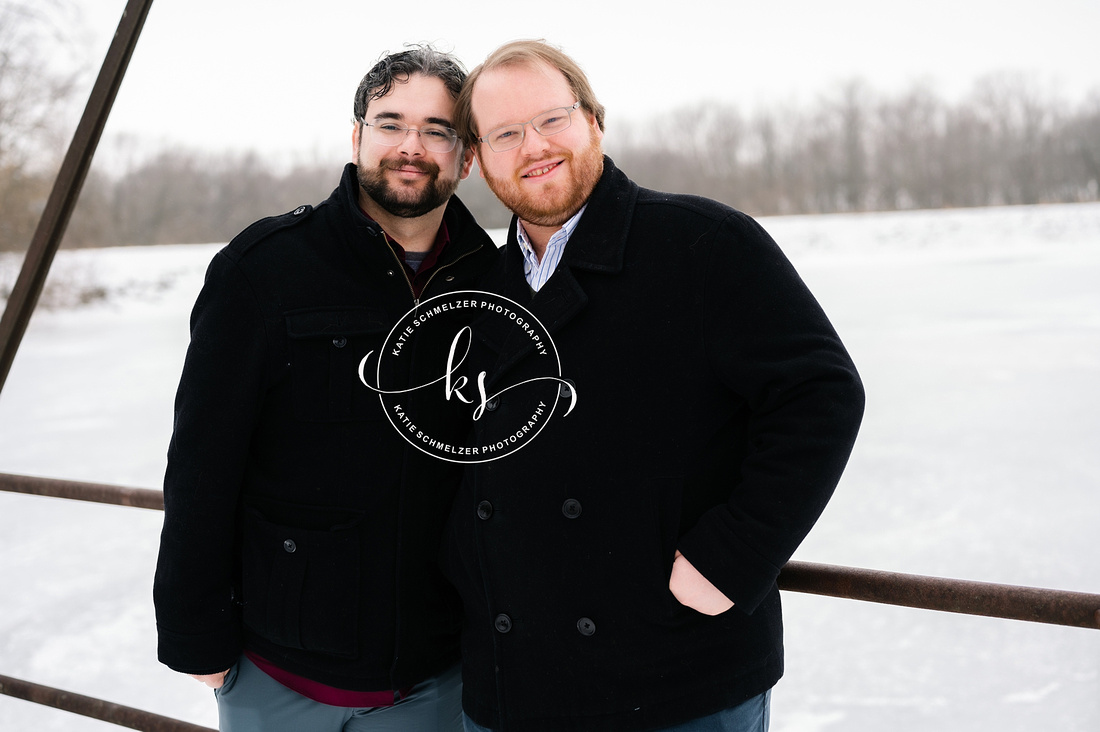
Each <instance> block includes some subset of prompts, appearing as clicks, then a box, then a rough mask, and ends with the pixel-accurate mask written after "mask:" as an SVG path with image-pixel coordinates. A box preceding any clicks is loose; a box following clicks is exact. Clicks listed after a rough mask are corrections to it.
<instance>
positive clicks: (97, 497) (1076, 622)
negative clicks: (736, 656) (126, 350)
mask: <svg viewBox="0 0 1100 732" xmlns="http://www.w3.org/2000/svg"><path fill="white" fill-rule="evenodd" d="M0 491H9V492H12V493H27V494H33V495H37V496H50V497H53V498H71V499H75V500H80V501H93V502H96V503H113V504H117V505H120V506H135V507H138V508H148V509H153V510H163V508H164V500H163V494H162V493H161V492H160V491H154V490H148V489H143V488H124V487H121V486H114V485H104V484H100V483H80V482H76V481H71V480H56V479H52V478H36V477H33V476H28V475H13V474H11V473H0ZM778 584H779V589H781V590H786V591H788V592H804V593H809V594H813V595H827V596H829V597H839V598H844V599H848V600H862V601H863V602H876V603H880V604H883V605H900V606H903V607H912V608H918V609H922V610H937V611H939V612H949V613H961V614H964V615H982V616H985V617H991V618H1005V619H1008V620H1023V621H1026V622H1029V623H1048V624H1051V625H1068V626H1071V627H1075V628H1093V629H1100V595H1093V594H1089V593H1085V592H1069V591H1066V590H1053V589H1046V588H1041V587H1019V586H1016V585H1002V584H993V583H990V582H974V581H971V580H959V579H947V578H943V577H927V576H923V575H915V574H901V573H898V572H883V571H880V570H873V569H860V568H858V567H838V566H835V565H830V564H815V563H811V562H788V563H787V565H786V566H785V567H783V571H782V572H781V573H780V575H779V580H778Z"/></svg>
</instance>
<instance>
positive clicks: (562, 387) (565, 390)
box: [558, 379, 574, 399]
mask: <svg viewBox="0 0 1100 732" xmlns="http://www.w3.org/2000/svg"><path fill="white" fill-rule="evenodd" d="M573 388H574V387H573V382H572V381H570V380H569V379H565V380H564V381H562V382H561V383H559V384H558V398H559V399H569V398H570V397H572V396H573Z"/></svg>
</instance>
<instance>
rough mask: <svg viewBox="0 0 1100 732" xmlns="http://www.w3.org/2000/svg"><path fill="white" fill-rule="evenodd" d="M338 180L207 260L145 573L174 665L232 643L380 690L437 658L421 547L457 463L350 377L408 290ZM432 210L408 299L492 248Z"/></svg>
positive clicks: (432, 573) (434, 569)
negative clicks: (437, 246) (433, 246)
mask: <svg viewBox="0 0 1100 732" xmlns="http://www.w3.org/2000/svg"><path fill="white" fill-rule="evenodd" d="M358 190H359V187H358V183H357V178H356V169H355V166H354V165H350V164H349V165H348V166H347V167H346V168H345V170H344V173H343V177H342V179H341V181H340V185H339V187H338V188H337V189H336V190H335V191H333V193H332V195H331V196H330V197H329V198H328V199H327V200H326V201H324V202H322V203H321V204H319V205H318V206H316V207H312V206H302V207H300V208H298V209H297V210H295V211H294V212H292V213H288V214H286V215H283V216H277V217H274V218H270V219H264V220H262V221H259V222H257V223H256V224H253V225H252V226H251V227H249V228H248V229H246V230H245V231H244V232H242V233H241V234H240V235H239V236H237V237H236V238H235V239H234V240H233V241H232V242H231V243H230V244H229V245H228V246H227V247H225V248H224V249H223V250H221V251H220V252H219V253H218V254H217V255H216V256H215V257H214V260H213V262H212V263H211V264H210V267H209V270H208V272H207V277H206V283H205V285H204V287H203V289H202V292H201V294H200V295H199V298H198V301H197V303H196V305H195V308H194V312H193V314H192V317H191V344H190V347H189V349H188V352H187V357H186V361H185V364H184V368H183V376H182V378H181V380H180V385H179V391H178V394H177V397H176V406H175V425H174V432H173V435H172V441H171V445H170V447H169V451H168V468H167V472H166V475H165V480H164V496H165V517H164V528H163V533H162V537H161V547H160V556H159V560H158V565H157V571H156V579H155V585H154V600H155V604H156V615H157V630H158V635H159V657H160V659H161V661H162V662H164V663H165V664H167V665H168V666H170V667H171V668H173V669H175V670H177V671H181V672H185V673H194V674H207V673H217V672H219V671H222V670H225V669H226V668H229V667H230V666H231V665H232V664H233V663H234V662H235V661H236V660H237V658H238V656H239V654H240V653H241V651H242V649H244V648H247V649H250V650H252V651H254V652H256V653H258V654H259V655H260V656H262V657H264V658H266V659H268V660H269V661H272V662H274V663H275V664H276V665H278V666H280V667H281V668H283V669H285V670H287V671H290V672H293V673H296V674H299V675H301V676H304V677H307V678H310V679H313V680H316V681H319V682H321V683H325V684H329V685H331V686H336V687H338V688H344V689H351V690H385V689H400V688H403V687H406V686H409V685H411V684H414V683H416V682H419V681H421V680H422V679H424V678H426V677H429V676H431V675H434V674H435V673H438V672H440V671H441V670H443V669H445V668H446V667H448V666H449V665H451V664H453V663H455V662H457V659H458V653H457V649H458V644H457V634H458V628H459V624H460V614H459V603H458V600H457V596H456V595H455V594H454V590H453V589H452V588H450V587H449V586H448V585H447V583H446V582H445V580H444V579H443V577H442V574H441V572H440V569H439V565H438V555H439V538H440V535H441V534H442V530H443V526H444V523H445V521H446V515H447V512H448V510H449V508H450V504H451V499H452V497H453V495H454V490H455V487H456V486H457V482H458V473H457V472H456V470H455V468H454V466H452V465H449V464H447V463H444V462H441V461H437V460H435V459H433V458H431V457H428V456H426V455H424V454H423V453H421V452H420V451H418V450H416V449H414V448H413V447H412V446H410V445H409V444H408V443H407V442H405V441H404V440H403V439H402V438H401V437H400V436H399V434H398V433H397V431H396V430H395V429H394V428H393V427H392V426H391V425H390V423H389V422H388V421H387V419H386V417H385V415H384V413H383V411H382V407H381V405H380V403H379V399H378V397H377V396H376V395H375V394H374V393H373V392H371V391H370V390H369V389H367V388H366V387H365V386H363V384H362V383H360V379H359V375H358V365H359V362H360V359H362V358H363V357H364V356H365V355H367V353H368V352H370V351H372V350H376V349H377V348H378V346H379V344H380V343H381V342H382V340H383V338H384V337H385V335H386V333H387V332H388V331H389V330H390V328H391V327H392V325H393V324H394V322H396V321H397V319H398V318H399V317H400V316H401V315H403V314H404V313H405V312H406V311H408V310H410V309H412V308H413V307H414V297H413V293H412V289H411V287H410V285H409V281H408V279H407V277H406V276H405V274H404V270H403V267H402V264H401V263H400V261H399V260H398V259H397V255H396V254H395V253H394V252H393V250H392V249H391V248H390V246H389V245H388V244H387V242H386V241H385V239H384V236H383V234H382V232H381V230H380V228H379V226H378V224H376V223H374V222H372V221H371V220H370V219H368V218H367V217H366V216H365V215H364V214H363V213H362V211H361V210H360V208H359V205H358V197H357V196H358ZM444 222H445V223H446V225H447V227H448V231H449V234H450V243H449V244H448V245H447V246H446V248H445V249H444V252H443V256H442V259H441V261H440V263H439V265H438V267H437V269H436V270H435V273H434V275H433V276H432V277H431V279H430V280H429V281H428V283H427V285H426V288H425V290H424V292H423V295H422V297H424V298H427V297H430V296H432V295H435V294H440V293H443V292H447V291H450V290H454V289H463V288H467V287H469V286H470V284H471V283H472V282H473V279H474V277H475V275H477V274H478V273H480V272H482V271H483V270H485V268H486V267H487V266H488V265H489V263H490V262H491V261H492V258H493V257H494V256H495V254H496V247H495V246H494V244H493V242H492V241H491V240H490V239H489V237H488V236H487V235H486V234H485V232H484V231H483V230H482V229H481V228H480V227H478V226H477V224H476V223H475V222H474V220H473V217H472V216H471V215H470V213H469V212H468V211H467V209H466V208H465V206H463V205H462V203H461V202H460V201H459V200H458V199H457V198H452V199H451V201H450V203H449V204H448V206H447V209H446V213H445V215H444ZM442 361H443V359H442V357H440V356H435V357H434V358H433V359H432V360H431V363H432V367H433V368H435V369H437V370H438V368H439V364H440V363H442ZM397 376H400V377H401V378H420V377H418V376H416V375H411V376H410V374H408V373H406V374H404V375H397ZM395 378H396V377H395Z"/></svg>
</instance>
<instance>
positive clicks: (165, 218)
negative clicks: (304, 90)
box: [0, 0, 1100, 251]
mask: <svg viewBox="0 0 1100 732" xmlns="http://www.w3.org/2000/svg"><path fill="white" fill-rule="evenodd" d="M67 7H69V4H68V3H67V2H66V0H40V1H39V2H37V3H35V4H33V5H32V4H28V3H25V2H16V1H13V0H0V211H2V218H0V251H4V250H20V249H23V248H25V247H26V246H27V244H28V243H29V241H30V238H31V235H32V234H33V231H34V228H35V226H36V224H37V221H38V218H39V216H40V215H41V211H42V208H43V206H44V205H45V201H46V198H47V196H48V193H49V190H50V187H51V185H52V181H53V177H54V175H55V174H56V169H57V166H58V165H59V163H60V158H59V156H58V153H57V152H56V151H58V150H64V149H65V147H66V145H67V142H68V141H67V140H62V139H60V138H61V137H62V136H61V135H60V134H59V131H58V129H57V120H58V119H59V115H58V114H57V110H58V107H59V106H61V105H64V104H66V103H67V104H70V105H71V104H83V102H84V100H83V99H79V100H77V99H74V89H76V88H77V87H78V84H76V81H77V79H76V76H75V75H71V76H59V75H58V74H56V73H53V72H50V71H48V69H49V68H50V66H49V65H48V64H45V63H44V62H43V61H44V59H43V53H42V51H41V49H42V45H41V44H40V43H39V41H40V40H41V37H42V34H43V33H49V32H51V30H50V29H51V28H55V27H56V26H57V17H56V15H57V13H59V12H63V11H64V10H65V8H67ZM51 13H52V15H51ZM613 111H614V110H612V112H613ZM609 125H610V126H609V129H608V130H607V135H606V136H605V138H604V143H605V148H606V150H607V152H608V153H609V154H610V155H611V156H612V157H613V158H614V160H615V162H616V164H617V165H618V166H619V167H620V168H622V169H623V170H624V171H626V172H627V174H629V175H630V176H631V177H633V178H634V179H635V180H636V181H637V182H638V183H640V184H641V185H644V186H648V187H651V188H656V189H659V190H666V191H675V192H684V193H696V194H700V195H704V196H708V197H710V198H715V199H718V200H720V201H722V202H724V203H727V204H729V205H731V206H734V207H736V208H739V209H741V210H743V211H745V212H747V213H749V214H752V215H758V216H761V215H775V214H811V213H834V212H858V211H873V210H896V209H919V208H943V207H968V206H989V205H1012V204H1036V203H1047V202H1075V201H1096V200H1100V190H1098V184H1100V89H1098V90H1096V91H1095V92H1093V94H1092V95H1091V96H1089V97H1088V98H1086V99H1085V100H1084V101H1081V102H1078V103H1073V104H1071V103H1068V102H1066V101H1065V100H1064V99H1063V98H1062V97H1060V96H1059V95H1058V94H1057V93H1056V92H1055V91H1054V90H1052V89H1051V88H1049V87H1047V86H1044V85H1043V84H1041V83H1039V82H1038V81H1036V80H1035V79H1034V78H1033V77H1029V76H1026V75H1023V74H1011V73H1001V74H996V75H991V76H989V77H987V78H985V79H982V80H979V81H978V82H977V83H976V84H975V85H974V87H973V88H972V90H971V92H970V93H969V94H968V95H966V96H964V97H963V98H961V99H959V100H957V101H948V100H945V99H944V98H943V97H942V96H940V95H939V94H937V93H936V91H935V90H934V89H933V88H931V87H929V86H925V85H921V84H915V85H913V86H912V87H911V88H909V89H907V90H905V91H902V92H900V93H897V94H893V95H882V94H879V93H876V92H875V91H874V90H873V89H871V88H870V87H869V86H867V85H866V84H865V83H863V82H861V81H858V80H853V81H850V82H848V83H845V84H842V85H838V86H837V87H836V88H835V89H833V90H832V91H831V92H829V93H826V94H824V95H822V96H820V97H819V98H818V99H816V100H815V101H813V102H811V103H808V104H803V105H793V104H792V105H787V106H784V107H778V106H777V107H769V108H761V109H755V110H752V111H750V112H744V111H742V110H741V109H739V108H738V107H736V106H734V105H730V104H723V103H717V102H713V101H707V102H700V103H698V104H695V105H691V106H686V107H680V108H676V109H672V110H669V111H667V112H665V113H663V114H661V115H659V116H656V117H654V118H652V119H648V120H644V121H640V122H635V121H630V122H620V121H616V120H615V119H614V117H612V118H611V119H610V120H609ZM129 144H130V143H129V142H128V141H126V140H113V141H112V140H105V141H104V143H103V144H102V145H101V150H100V154H99V156H97V157H103V158H105V159H110V160H112V161H113V162H114V164H113V166H110V169H108V166H105V165H99V164H98V162H97V163H94V164H93V166H92V171H91V173H90V174H89V176H88V179H87V181H86V183H85V186H84V189H83V193H82V195H81V197H80V201H79V203H78V205H77V207H76V210H75V212H74V214H73V217H72V220H71V222H70V225H69V229H68V233H67V235H66V239H65V242H64V246H66V247H81V246H118V245H132V244H165V243H191V242H223V241H228V240H229V239H230V238H232V237H233V236H234V235H235V234H236V233H238V232H239V231H241V230H242V229H243V228H244V227H246V226H247V225H248V224H250V223H251V222H252V221H255V220H256V219H258V218H261V217H263V216H268V215H272V214H276V213H280V212H284V211H290V210H292V209H294V208H295V207H297V206H298V205H300V204H303V203H316V202H318V201H320V200H322V199H323V198H325V197H326V196H327V195H328V194H329V193H330V192H331V191H332V189H333V188H334V187H335V186H336V184H337V182H338V180H339V175H340V165H339V163H336V164H334V163H333V162H332V161H327V160H326V161H321V160H313V161H309V162H299V163H296V164H294V165H289V166H288V165H285V164H284V165H282V166H281V167H275V166H273V165H272V164H271V163H270V162H269V161H268V160H267V159H265V158H261V157H260V156H259V155H258V154H257V153H254V152H249V151H242V152H237V153H217V154H215V153H211V152H204V151H198V150H181V149H162V150H159V151H155V152H153V153H151V154H150V153H144V154H137V153H136V152H135V150H134V149H128V148H127V145H129ZM112 145H114V146H115V147H114V148H113V149H112V148H111V146H112ZM105 148H106V152H104V149H105ZM131 148H132V145H131ZM51 155H52V156H53V158H56V159H52V158H51ZM119 160H128V161H130V162H129V163H127V164H126V165H125V166H123V167H121V169H120V166H119V165H118V162H117V161H119ZM459 195H460V196H461V197H462V199H463V200H464V201H465V202H466V204H467V205H468V206H469V207H470V208H471V210H473V212H474V214H475V215H476V216H477V217H478V220H479V221H480V222H481V223H482V224H483V225H484V226H486V227H490V228H495V227H501V226H505V225H506V224H507V222H508V219H509V216H508V213H507V212H506V211H505V210H504V208H503V207H502V206H501V205H500V204H499V202H497V201H496V199H495V197H494V196H493V195H492V193H490V192H489V190H488V188H487V187H486V186H485V183H484V181H483V180H481V178H480V177H479V176H478V175H477V173H474V174H473V175H471V176H470V178H469V179H468V180H467V181H464V182H463V183H462V184H461V186H460V187H459Z"/></svg>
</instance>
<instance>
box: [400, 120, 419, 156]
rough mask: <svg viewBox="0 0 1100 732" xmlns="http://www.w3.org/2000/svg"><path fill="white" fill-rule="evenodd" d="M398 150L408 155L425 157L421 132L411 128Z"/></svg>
mask: <svg viewBox="0 0 1100 732" xmlns="http://www.w3.org/2000/svg"><path fill="white" fill-rule="evenodd" d="M397 149H398V150H399V151H400V152H402V153H404V154H406V155H423V154H424V144H423V143H422V142H421V141H420V130H414V129H412V128H411V127H410V128H409V129H408V130H407V131H406V132H405V137H404V139H403V140H401V144H400V145H398V146H397Z"/></svg>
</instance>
